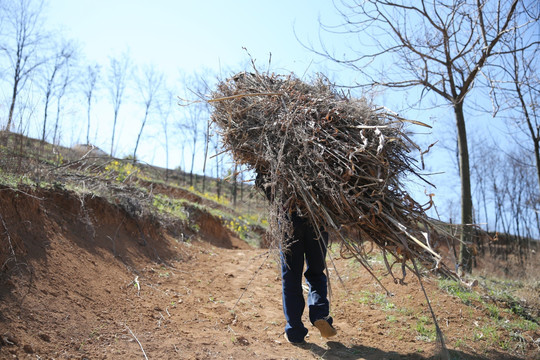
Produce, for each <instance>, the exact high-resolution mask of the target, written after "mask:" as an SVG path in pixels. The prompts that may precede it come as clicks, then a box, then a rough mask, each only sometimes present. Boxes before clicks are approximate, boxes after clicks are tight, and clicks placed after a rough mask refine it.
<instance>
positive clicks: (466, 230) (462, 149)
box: [454, 103, 473, 273]
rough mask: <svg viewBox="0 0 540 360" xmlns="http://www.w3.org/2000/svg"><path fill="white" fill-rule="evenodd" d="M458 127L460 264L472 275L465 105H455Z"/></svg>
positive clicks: (470, 200) (470, 197)
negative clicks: (460, 227) (460, 228)
mask: <svg viewBox="0 0 540 360" xmlns="http://www.w3.org/2000/svg"><path fill="white" fill-rule="evenodd" d="M454 113H455V116H456V126H457V130H458V134H457V135H458V151H459V173H460V178H461V226H462V230H461V248H460V252H459V255H460V256H459V264H460V267H461V270H462V271H463V272H465V273H470V272H471V270H472V256H473V255H472V246H473V244H472V227H471V226H472V223H473V206H472V194H471V174H470V168H469V149H468V146H467V130H466V126H465V117H464V116H463V103H457V104H455V105H454Z"/></svg>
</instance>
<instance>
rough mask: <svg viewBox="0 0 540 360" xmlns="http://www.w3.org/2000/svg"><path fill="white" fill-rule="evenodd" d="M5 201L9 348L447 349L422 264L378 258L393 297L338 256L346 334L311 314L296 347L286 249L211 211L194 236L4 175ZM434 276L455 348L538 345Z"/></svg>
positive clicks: (497, 353)
mask: <svg viewBox="0 0 540 360" xmlns="http://www.w3.org/2000/svg"><path fill="white" fill-rule="evenodd" d="M0 215H1V219H0V220H1V221H0V240H1V241H2V246H1V247H0V255H1V256H0V261H1V264H2V271H3V272H2V273H1V277H0V336H1V338H0V359H144V358H145V357H147V358H148V359H428V358H433V357H435V356H436V355H437V354H438V345H437V344H438V343H437V342H436V341H430V340H428V339H426V338H422V337H421V336H420V335H419V332H418V331H417V328H418V327H419V325H418V324H419V323H421V322H422V321H427V325H426V328H428V329H432V328H433V325H432V324H431V323H430V316H429V310H428V307H427V304H426V300H425V297H424V295H423V293H422V290H421V288H420V286H419V283H418V281H417V280H416V279H415V277H414V275H412V274H409V276H408V277H407V280H408V283H407V284H406V285H396V284H394V283H393V282H392V281H391V279H390V277H383V276H382V274H383V270H382V269H383V268H382V266H381V267H379V266H375V272H376V273H377V274H378V275H380V276H381V278H382V282H383V284H384V286H385V287H387V288H388V289H389V290H390V291H391V292H392V293H394V296H393V297H388V298H387V297H384V296H383V295H384V292H383V291H382V290H381V288H380V287H379V286H377V285H376V283H375V282H374V281H373V279H372V278H371V276H370V275H369V274H368V273H367V272H366V271H365V270H363V269H362V268H361V267H360V266H359V265H358V264H357V263H356V262H354V261H352V260H346V259H340V258H337V257H336V258H334V259H333V266H331V268H330V278H331V284H332V285H333V289H332V290H333V296H332V314H333V316H334V319H335V324H336V328H337V329H338V331H339V334H338V335H337V336H336V337H335V338H332V339H331V340H330V341H327V340H325V339H322V338H321V337H320V336H319V335H318V333H317V331H316V329H314V328H313V327H312V326H311V325H309V326H308V328H309V329H310V335H309V337H308V338H307V344H306V345H305V346H301V347H297V346H293V345H290V344H288V343H287V342H286V341H285V340H284V337H283V327H284V319H283V314H282V310H281V287H280V286H281V283H280V278H279V271H278V265H277V261H276V257H275V254H274V253H273V252H271V251H267V250H261V249H254V248H251V247H250V246H248V245H247V244H245V243H244V242H242V241H241V240H239V239H237V238H235V237H234V235H233V234H232V233H231V232H229V231H227V230H226V229H225V228H224V227H222V226H221V225H220V223H219V221H218V220H217V219H214V218H212V217H211V216H209V215H208V214H204V213H200V214H195V216H194V217H193V218H194V219H195V221H197V222H198V224H199V227H200V229H201V230H200V232H199V234H198V235H197V236H192V235H193V234H191V233H190V232H189V231H188V230H186V229H181V228H178V229H176V235H175V236H171V235H170V234H168V233H165V232H164V231H162V228H161V227H160V224H159V222H158V220H156V219H154V218H150V217H149V218H143V219H134V218H133V217H132V216H130V215H129V213H127V212H126V211H124V210H122V208H120V207H118V206H116V205H111V204H110V203H109V202H107V201H105V200H104V199H101V198H99V197H92V196H86V197H81V196H77V195H75V194H74V193H71V192H68V191H65V190H40V191H30V190H28V191H27V192H24V191H14V190H12V189H8V188H2V189H0ZM187 238H191V239H192V240H191V241H190V242H185V241H183V240H185V239H187ZM338 274H339V276H340V278H341V280H342V282H341V281H340V280H339V279H338V276H337V275H338ZM137 283H138V284H139V285H140V287H137V286H136V284H137ZM424 285H425V286H426V290H427V292H428V294H429V297H430V300H431V303H432V305H433V308H434V310H435V313H436V314H437V317H438V319H439V324H440V326H441V328H442V331H443V332H444V335H445V339H446V343H447V346H448V348H449V349H450V355H451V357H452V358H453V359H514V358H515V359H522V358H527V359H534V358H539V356H540V354H539V353H538V351H537V350H535V349H534V348H532V347H526V348H524V349H521V350H520V351H521V352H522V355H520V356H518V355H510V351H511V350H515V349H510V350H509V351H508V352H504V351H502V350H501V349H500V347H498V346H496V344H492V343H490V341H489V339H486V338H485V337H482V338H478V337H477V339H476V341H471V340H470V339H472V338H473V334H475V333H477V332H478V329H480V328H482V327H483V326H485V325H486V323H487V322H488V321H489V319H488V317H486V314H485V313H484V312H483V311H482V310H481V308H480V307H478V308H476V307H474V306H467V305H464V304H463V303H462V302H461V301H460V300H459V299H457V298H455V297H452V296H451V295H449V294H447V293H446V292H444V291H441V290H439V289H438V286H437V281H436V280H433V279H432V280H430V279H425V281H424ZM307 323H308V321H307V320H306V324H307ZM528 335H529V336H531V337H532V338H534V339H536V338H538V337H539V336H540V334H539V333H538V331H537V332H536V333H532V332H531V333H530V334H528ZM501 336H504V335H501ZM461 339H469V340H467V341H460V340H461ZM502 340H504V338H502ZM512 353H515V352H512Z"/></svg>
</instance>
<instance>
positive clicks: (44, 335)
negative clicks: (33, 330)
mask: <svg viewBox="0 0 540 360" xmlns="http://www.w3.org/2000/svg"><path fill="white" fill-rule="evenodd" d="M38 336H39V338H40V339H41V340H43V341H46V342H51V337H50V336H49V335H47V334H43V333H41V334H39V335H38Z"/></svg>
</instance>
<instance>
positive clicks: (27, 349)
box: [23, 344, 34, 354]
mask: <svg viewBox="0 0 540 360" xmlns="http://www.w3.org/2000/svg"><path fill="white" fill-rule="evenodd" d="M23 350H24V352H25V353H27V354H33V353H34V348H33V347H32V345H28V344H26V345H24V346H23Z"/></svg>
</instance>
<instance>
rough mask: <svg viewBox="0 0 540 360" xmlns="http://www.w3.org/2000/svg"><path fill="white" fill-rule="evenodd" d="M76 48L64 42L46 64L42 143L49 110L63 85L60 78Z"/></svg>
mask: <svg viewBox="0 0 540 360" xmlns="http://www.w3.org/2000/svg"><path fill="white" fill-rule="evenodd" d="M74 52H75V48H74V47H73V44H72V43H70V42H63V43H62V44H61V45H60V46H59V47H58V48H57V49H55V50H54V53H53V55H52V56H51V57H50V58H49V60H48V61H47V63H45V64H44V67H45V69H46V70H45V71H44V72H42V74H43V76H44V84H43V90H44V92H45V94H44V95H45V98H44V99H45V106H44V112H43V129H42V133H41V141H42V142H45V134H46V130H47V116H48V110H49V103H50V100H51V98H52V96H53V95H55V91H56V90H58V88H61V87H62V85H61V84H59V82H58V77H60V76H61V71H62V70H63V68H64V67H66V66H67V65H68V63H69V61H70V60H71V59H72V57H73V56H74Z"/></svg>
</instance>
